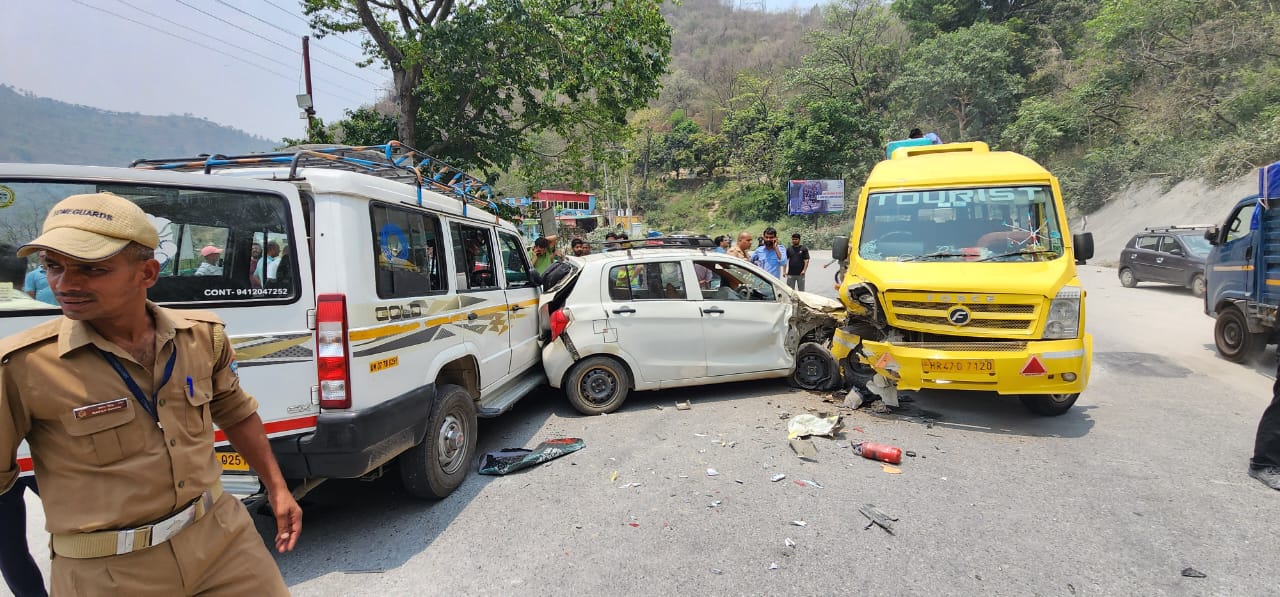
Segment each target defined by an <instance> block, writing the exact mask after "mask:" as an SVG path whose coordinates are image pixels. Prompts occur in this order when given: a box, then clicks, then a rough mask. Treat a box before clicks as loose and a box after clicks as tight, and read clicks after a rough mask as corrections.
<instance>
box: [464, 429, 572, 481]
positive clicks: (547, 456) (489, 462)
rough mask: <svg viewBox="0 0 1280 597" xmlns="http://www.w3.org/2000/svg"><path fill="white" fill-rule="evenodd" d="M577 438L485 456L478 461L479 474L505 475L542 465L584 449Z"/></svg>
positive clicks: (551, 440) (545, 442)
mask: <svg viewBox="0 0 1280 597" xmlns="http://www.w3.org/2000/svg"><path fill="white" fill-rule="evenodd" d="M586 445H587V443H586V442H584V441H583V440H582V439H581V438H577V437H562V438H557V439H549V440H547V441H544V442H542V443H540V444H538V446H537V447H536V448H534V449H532V450H529V449H527V448H503V449H502V450H499V451H497V452H489V453H488V454H485V455H484V457H483V458H482V459H481V461H480V474H482V475H505V474H507V473H514V472H516V471H518V470H522V469H526V468H529V467H531V466H535V465H538V464H542V463H544V462H547V461H549V460H553V459H556V458H559V457H561V456H564V455H565V454H569V453H572V452H577V451H578V450H581V449H582V448H584V447H586Z"/></svg>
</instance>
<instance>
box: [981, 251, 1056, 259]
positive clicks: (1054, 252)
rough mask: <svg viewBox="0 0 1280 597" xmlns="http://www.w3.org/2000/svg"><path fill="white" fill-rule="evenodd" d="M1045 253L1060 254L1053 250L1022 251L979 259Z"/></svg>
mask: <svg viewBox="0 0 1280 597" xmlns="http://www.w3.org/2000/svg"><path fill="white" fill-rule="evenodd" d="M1043 253H1053V254H1054V255H1057V254H1058V252H1057V251H1054V250H1051V249H1023V250H1021V251H1013V252H1011V253H1002V254H1000V255H992V256H990V257H983V258H982V259H979V260H978V261H991V260H992V259H1001V258H1003V257H1018V256H1019V255H1040V254H1043Z"/></svg>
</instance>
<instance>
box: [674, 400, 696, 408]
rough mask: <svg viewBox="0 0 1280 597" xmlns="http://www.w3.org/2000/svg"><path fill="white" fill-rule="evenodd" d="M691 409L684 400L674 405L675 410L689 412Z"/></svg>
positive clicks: (691, 406) (690, 405)
mask: <svg viewBox="0 0 1280 597" xmlns="http://www.w3.org/2000/svg"><path fill="white" fill-rule="evenodd" d="M691 408H693V405H692V404H689V401H688V400H685V401H684V402H677V403H676V410H689V409H691Z"/></svg>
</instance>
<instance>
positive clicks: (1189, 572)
mask: <svg viewBox="0 0 1280 597" xmlns="http://www.w3.org/2000/svg"><path fill="white" fill-rule="evenodd" d="M1182 575H1183V576H1185V577H1187V578H1208V576H1209V575H1208V574H1205V573H1203V572H1201V571H1199V570H1196V569H1195V568H1191V567H1187V568H1183V569H1182Z"/></svg>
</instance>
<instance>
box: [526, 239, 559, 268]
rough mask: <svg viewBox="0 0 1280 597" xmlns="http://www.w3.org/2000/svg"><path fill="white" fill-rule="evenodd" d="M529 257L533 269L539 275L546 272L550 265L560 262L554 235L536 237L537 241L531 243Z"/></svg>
mask: <svg viewBox="0 0 1280 597" xmlns="http://www.w3.org/2000/svg"><path fill="white" fill-rule="evenodd" d="M529 256H530V259H529V261H532V262H533V269H535V270H538V273H540V274H541V273H543V272H545V271H547V268H548V267H551V264H552V263H554V262H556V261H559V260H560V254H559V253H556V235H554V234H553V235H551V236H540V237H538V240H535V241H533V249H531V250H530V251H529Z"/></svg>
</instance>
